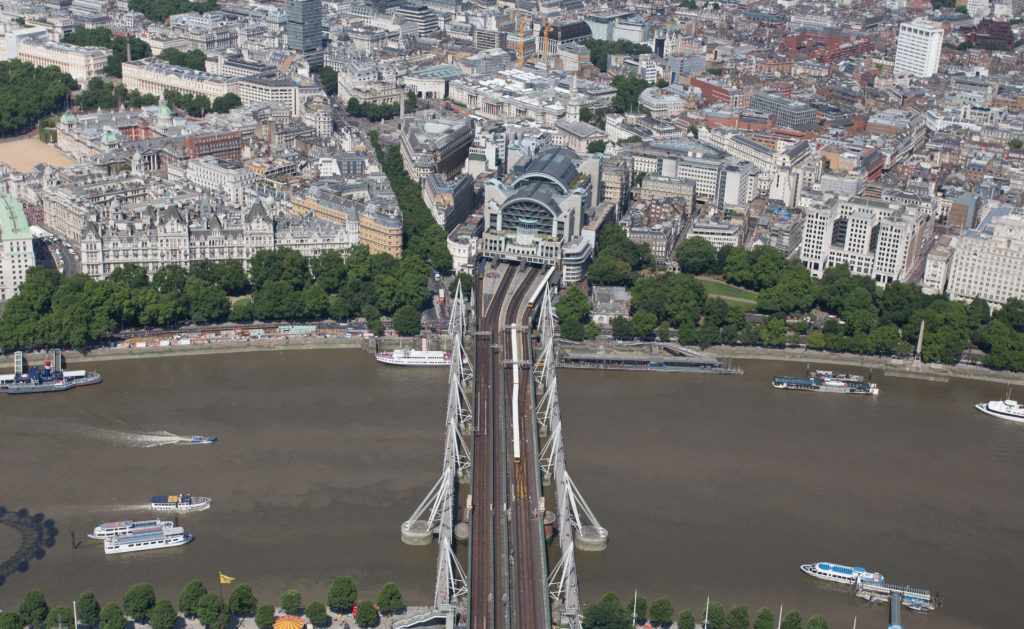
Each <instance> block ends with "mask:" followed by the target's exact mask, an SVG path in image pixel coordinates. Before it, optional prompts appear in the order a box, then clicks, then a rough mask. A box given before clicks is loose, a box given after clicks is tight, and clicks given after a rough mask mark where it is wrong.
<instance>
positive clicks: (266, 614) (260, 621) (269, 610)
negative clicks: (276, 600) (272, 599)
mask: <svg viewBox="0 0 1024 629" xmlns="http://www.w3.org/2000/svg"><path fill="white" fill-rule="evenodd" d="M274 613H275V610H274V606H273V605H271V604H270V603H267V604H265V605H260V606H259V607H258V608H256V615H255V616H253V622H255V623H256V626H257V627H258V628H259V629H270V628H271V627H273V626H274Z"/></svg>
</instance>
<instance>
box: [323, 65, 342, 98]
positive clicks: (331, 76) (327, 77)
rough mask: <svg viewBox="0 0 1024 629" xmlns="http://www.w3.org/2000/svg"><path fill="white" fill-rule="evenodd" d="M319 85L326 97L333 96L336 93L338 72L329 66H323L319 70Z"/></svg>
mask: <svg viewBox="0 0 1024 629" xmlns="http://www.w3.org/2000/svg"><path fill="white" fill-rule="evenodd" d="M320 85H322V86H323V88H324V93H325V94H327V95H328V96H334V95H335V94H337V93H338V71H337V70H335V69H334V68H332V67H331V66H324V67H323V68H321V69H320Z"/></svg>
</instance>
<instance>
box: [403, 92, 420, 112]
mask: <svg viewBox="0 0 1024 629" xmlns="http://www.w3.org/2000/svg"><path fill="white" fill-rule="evenodd" d="M417 104H419V101H418V99H417V98H416V90H409V91H408V92H406V93H405V111H406V113H408V112H414V111H416V105H417Z"/></svg>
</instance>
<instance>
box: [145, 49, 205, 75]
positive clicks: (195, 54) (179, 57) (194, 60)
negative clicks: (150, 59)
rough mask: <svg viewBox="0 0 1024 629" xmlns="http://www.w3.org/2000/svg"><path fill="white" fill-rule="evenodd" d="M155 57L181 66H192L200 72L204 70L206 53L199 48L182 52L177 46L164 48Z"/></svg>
mask: <svg viewBox="0 0 1024 629" xmlns="http://www.w3.org/2000/svg"><path fill="white" fill-rule="evenodd" d="M157 58H159V59H163V60H164V61H166V62H167V63H170V64H172V65H176V66H181V67H183V68H192V69H193V70H199V71H200V72H205V71H206V53H205V52H203V51H202V50H199V49H194V50H190V51H188V52H182V51H180V50H178V49H177V48H165V49H164V50H163V52H161V53H160V54H159V55H157Z"/></svg>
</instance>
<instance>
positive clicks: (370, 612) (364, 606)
mask: <svg viewBox="0 0 1024 629" xmlns="http://www.w3.org/2000/svg"><path fill="white" fill-rule="evenodd" d="M355 620H356V624H357V625H359V626H360V627H372V626H374V625H376V624H377V621H379V620H380V614H378V613H377V610H376V609H374V607H373V601H371V600H366V599H364V600H361V601H359V604H358V605H356V617H355Z"/></svg>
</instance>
